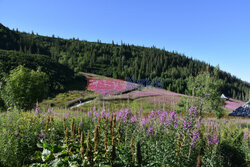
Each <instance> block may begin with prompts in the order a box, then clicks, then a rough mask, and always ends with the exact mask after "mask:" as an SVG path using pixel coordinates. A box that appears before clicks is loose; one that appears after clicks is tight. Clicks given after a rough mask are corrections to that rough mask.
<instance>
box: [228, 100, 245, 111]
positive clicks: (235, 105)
mask: <svg viewBox="0 0 250 167" xmlns="http://www.w3.org/2000/svg"><path fill="white" fill-rule="evenodd" d="M242 105H243V103H239V102H235V101H232V100H227V101H226V105H225V108H226V109H229V110H235V109H237V108H238V107H240V106H242Z"/></svg>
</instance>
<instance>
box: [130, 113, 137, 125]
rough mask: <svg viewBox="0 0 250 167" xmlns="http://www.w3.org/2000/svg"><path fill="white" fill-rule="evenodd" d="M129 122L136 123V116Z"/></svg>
mask: <svg viewBox="0 0 250 167" xmlns="http://www.w3.org/2000/svg"><path fill="white" fill-rule="evenodd" d="M130 121H131V122H132V123H133V122H136V121H137V116H136V114H135V115H134V116H133V117H132V118H131V119H130Z"/></svg>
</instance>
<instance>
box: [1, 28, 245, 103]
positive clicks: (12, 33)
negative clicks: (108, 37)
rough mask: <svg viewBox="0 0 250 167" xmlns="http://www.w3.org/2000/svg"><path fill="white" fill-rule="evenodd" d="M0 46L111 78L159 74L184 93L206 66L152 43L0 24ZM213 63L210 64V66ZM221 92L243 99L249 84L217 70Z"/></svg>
mask: <svg viewBox="0 0 250 167" xmlns="http://www.w3.org/2000/svg"><path fill="white" fill-rule="evenodd" d="M0 49H3V50H16V51H19V52H24V53H31V54H42V55H47V56H50V57H51V58H52V59H54V61H57V62H59V63H61V64H64V65H67V66H68V67H69V68H71V69H73V70H74V71H83V72H91V73H96V74H100V75H105V76H110V77H113V78H120V79H126V78H127V77H133V78H144V79H146V78H148V79H154V78H162V79H164V88H166V89H169V90H171V91H175V92H178V93H185V90H186V83H187V78H188V77H189V76H190V75H193V76H196V75H197V74H198V73H199V72H201V71H204V70H206V66H208V64H206V63H204V62H201V61H198V60H193V59H191V58H187V57H186V56H183V55H180V54H178V53H174V52H168V51H165V50H162V49H157V48H155V47H151V48H149V47H140V46H134V45H128V44H121V45H118V44H114V43H112V44H105V43H101V42H87V41H80V40H78V39H62V38H56V37H54V36H52V37H46V36H40V35H35V34H34V33H31V34H28V33H23V32H19V31H18V30H10V29H8V28H7V27H5V26H3V25H1V24H0ZM213 68H214V67H212V66H210V70H213ZM219 77H220V78H221V79H222V80H223V81H224V87H223V90H222V92H223V93H224V94H225V95H227V96H229V97H233V98H237V99H241V100H247V99H249V94H250V84H249V83H247V82H244V81H242V80H240V79H238V78H236V77H235V76H232V75H230V74H229V73H226V72H223V71H220V72H219Z"/></svg>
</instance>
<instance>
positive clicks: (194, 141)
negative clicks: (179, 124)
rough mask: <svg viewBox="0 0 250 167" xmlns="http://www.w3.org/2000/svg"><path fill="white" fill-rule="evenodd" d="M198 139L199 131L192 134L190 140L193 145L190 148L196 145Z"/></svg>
mask: <svg viewBox="0 0 250 167" xmlns="http://www.w3.org/2000/svg"><path fill="white" fill-rule="evenodd" d="M198 138H199V131H197V132H193V138H192V143H193V144H192V147H193V148H194V146H195V145H196V143H197V140H198Z"/></svg>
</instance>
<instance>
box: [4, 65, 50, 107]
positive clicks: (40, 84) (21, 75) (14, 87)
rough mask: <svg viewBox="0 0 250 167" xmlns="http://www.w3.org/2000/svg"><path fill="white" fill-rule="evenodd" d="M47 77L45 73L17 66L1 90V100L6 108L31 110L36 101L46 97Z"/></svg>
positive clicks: (47, 89) (47, 88)
mask: <svg viewBox="0 0 250 167" xmlns="http://www.w3.org/2000/svg"><path fill="white" fill-rule="evenodd" d="M48 80H49V77H48V75H47V74H46V73H44V72H41V69H38V70H37V71H34V70H29V69H28V68H25V67H23V66H19V67H17V68H16V69H14V70H11V71H10V75H9V76H8V77H7V78H6V79H5V82H6V83H5V84H4V86H3V88H2V90H1V93H0V95H1V98H2V99H3V101H4V102H5V105H6V106H7V107H12V106H16V107H18V108H19V109H31V108H32V107H33V106H34V104H35V103H36V101H41V100H43V99H44V98H46V97H47V95H48V91H49V85H48Z"/></svg>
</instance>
